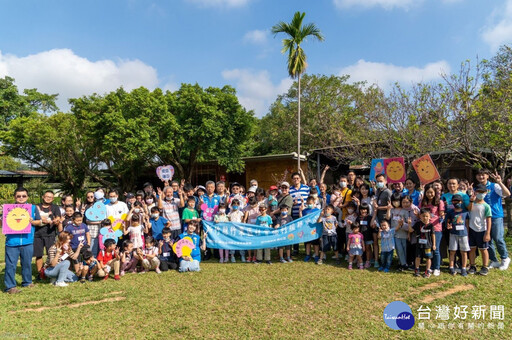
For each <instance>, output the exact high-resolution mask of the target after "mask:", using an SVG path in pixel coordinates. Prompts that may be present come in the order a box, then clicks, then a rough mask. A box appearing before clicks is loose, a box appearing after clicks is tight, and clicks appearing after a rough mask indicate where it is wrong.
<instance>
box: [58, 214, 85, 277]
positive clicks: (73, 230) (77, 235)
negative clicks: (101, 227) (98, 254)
mask: <svg viewBox="0 0 512 340" xmlns="http://www.w3.org/2000/svg"><path fill="white" fill-rule="evenodd" d="M82 221H83V216H82V213H80V212H78V211H76V212H74V213H73V223H72V224H70V225H68V226H67V227H66V228H65V229H64V231H67V232H68V233H70V234H71V235H73V238H72V239H71V242H70V246H71V250H73V252H76V251H77V249H78V245H79V244H82V246H83V247H81V248H80V249H78V251H79V252H80V251H81V252H83V251H85V250H86V249H88V247H89V246H90V244H91V234H90V233H89V228H88V227H87V225H86V224H84V223H82ZM81 261H82V258H81V254H79V255H78V258H76V259H73V264H74V267H75V273H76V274H77V275H78V274H79V273H80V262H81Z"/></svg>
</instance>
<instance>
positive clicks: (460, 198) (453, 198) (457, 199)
mask: <svg viewBox="0 0 512 340" xmlns="http://www.w3.org/2000/svg"><path fill="white" fill-rule="evenodd" d="M453 201H460V202H462V196H461V195H459V194H455V195H453V196H452V202H453Z"/></svg>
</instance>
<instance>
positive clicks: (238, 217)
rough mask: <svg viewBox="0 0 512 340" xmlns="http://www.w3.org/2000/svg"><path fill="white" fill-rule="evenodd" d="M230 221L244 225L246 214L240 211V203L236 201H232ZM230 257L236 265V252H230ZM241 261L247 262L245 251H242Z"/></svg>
mask: <svg viewBox="0 0 512 340" xmlns="http://www.w3.org/2000/svg"><path fill="white" fill-rule="evenodd" d="M228 217H229V220H230V221H231V222H237V223H242V221H243V219H244V213H243V211H242V209H240V201H239V200H237V199H234V200H232V201H231V211H230V212H229V214H228ZM229 255H231V262H233V263H235V262H236V260H235V251H234V250H230V251H229ZM240 259H241V261H242V262H245V250H240Z"/></svg>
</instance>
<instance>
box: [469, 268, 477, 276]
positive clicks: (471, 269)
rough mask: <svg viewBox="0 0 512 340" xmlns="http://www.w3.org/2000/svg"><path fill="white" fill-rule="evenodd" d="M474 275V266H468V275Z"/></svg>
mask: <svg viewBox="0 0 512 340" xmlns="http://www.w3.org/2000/svg"><path fill="white" fill-rule="evenodd" d="M475 273H476V267H475V266H470V267H469V271H468V274H471V275H473V274H475Z"/></svg>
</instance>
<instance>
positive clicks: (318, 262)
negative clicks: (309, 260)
mask: <svg viewBox="0 0 512 340" xmlns="http://www.w3.org/2000/svg"><path fill="white" fill-rule="evenodd" d="M316 264H318V265H321V264H324V261H322V259H320V260H318V261H316Z"/></svg>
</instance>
